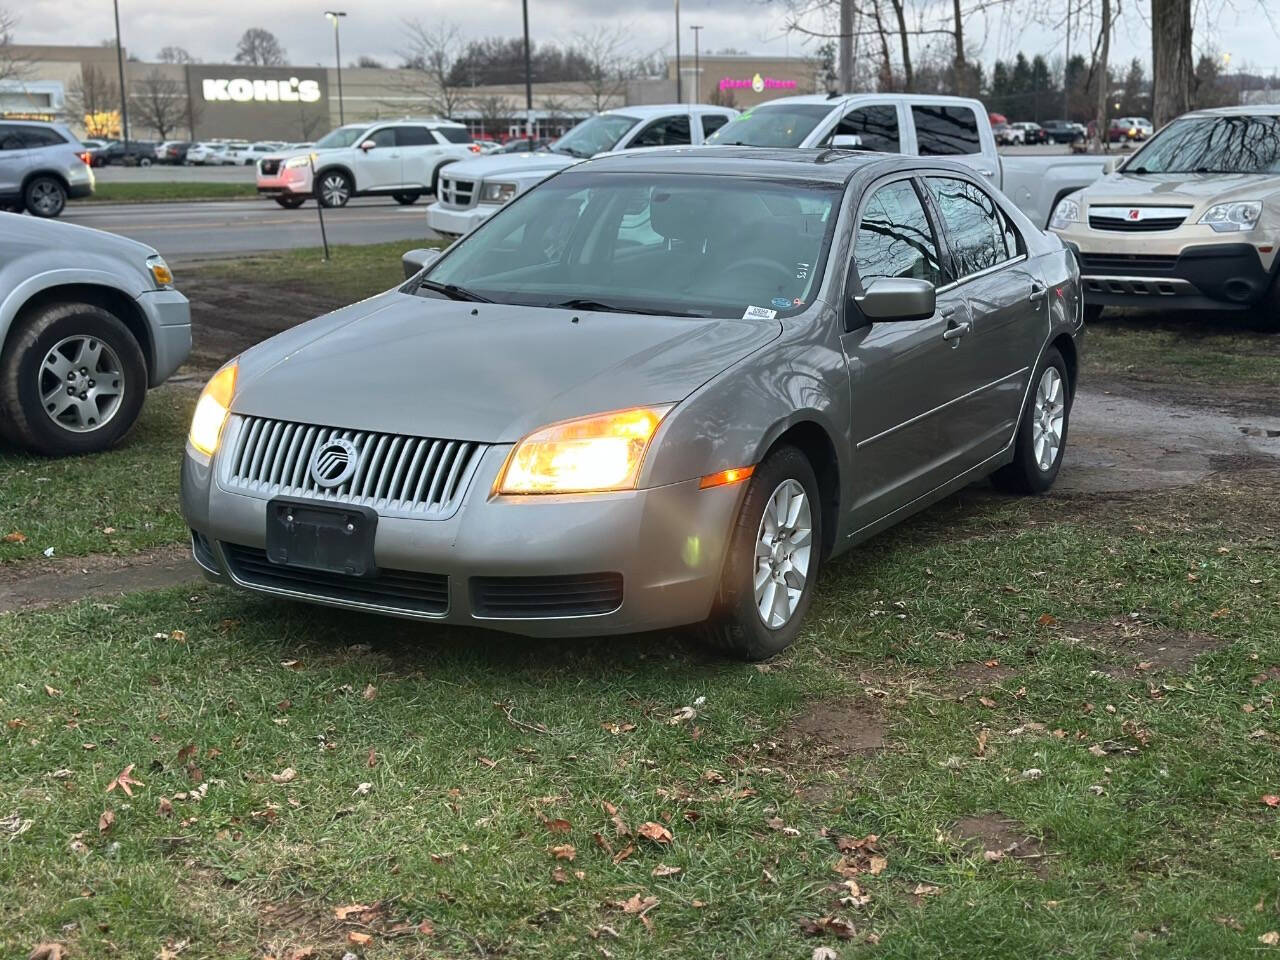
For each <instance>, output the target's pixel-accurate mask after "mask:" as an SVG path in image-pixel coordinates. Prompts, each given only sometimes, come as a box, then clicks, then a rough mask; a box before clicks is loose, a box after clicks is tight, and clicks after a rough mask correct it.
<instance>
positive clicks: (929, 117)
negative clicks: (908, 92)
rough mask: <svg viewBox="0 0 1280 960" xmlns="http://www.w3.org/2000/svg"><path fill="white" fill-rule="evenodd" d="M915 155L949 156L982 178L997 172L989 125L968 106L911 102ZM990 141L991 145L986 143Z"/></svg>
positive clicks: (992, 176)
mask: <svg viewBox="0 0 1280 960" xmlns="http://www.w3.org/2000/svg"><path fill="white" fill-rule="evenodd" d="M910 110H911V127H912V131H913V133H914V136H915V152H916V153H917V154H918V155H920V156H922V157H949V158H950V159H952V160H958V161H960V162H961V163H965V164H968V165H969V166H971V167H973V169H975V170H977V171H978V172H979V173H981V174H982V175H983V176H984V177H990V178H993V179H994V178H995V177H996V176H997V174H998V171H999V165H998V163H997V158H996V152H995V141H994V140H992V139H991V134H990V132H989V131H990V126H989V124H987V123H984V122H983V120H982V119H981V118H980V117H979V116H978V112H977V110H976V109H975V108H974V107H972V106H970V105H969V104H968V103H963V102H961V103H936V104H934V103H912V104H910ZM987 141H991V142H989V143H988V142H987Z"/></svg>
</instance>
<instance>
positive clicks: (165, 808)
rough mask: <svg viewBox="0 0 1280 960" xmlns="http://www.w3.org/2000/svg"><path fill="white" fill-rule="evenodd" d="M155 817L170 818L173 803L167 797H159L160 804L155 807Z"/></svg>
mask: <svg viewBox="0 0 1280 960" xmlns="http://www.w3.org/2000/svg"><path fill="white" fill-rule="evenodd" d="M156 816H159V817H172V816H173V801H171V800H170V799H169V798H168V797H161V798H160V803H159V804H158V805H157V806H156Z"/></svg>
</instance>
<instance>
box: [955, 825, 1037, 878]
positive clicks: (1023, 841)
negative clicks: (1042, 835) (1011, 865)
mask: <svg viewBox="0 0 1280 960" xmlns="http://www.w3.org/2000/svg"><path fill="white" fill-rule="evenodd" d="M951 832H952V833H954V834H955V835H956V837H957V838H958V839H959V840H960V843H961V845H962V846H964V847H966V848H967V849H969V850H970V851H972V852H974V853H978V854H981V855H983V856H984V857H985V858H986V859H988V860H1003V859H1009V860H1023V861H1026V863H1027V865H1028V866H1029V867H1030V868H1031V869H1032V870H1034V871H1035V872H1036V873H1043V872H1044V871H1045V869H1046V867H1047V864H1046V862H1045V856H1046V853H1045V848H1044V844H1043V843H1041V842H1040V840H1038V839H1036V838H1035V837H1033V836H1031V834H1030V833H1028V832H1027V828H1026V825H1025V824H1022V823H1019V822H1018V821H1017V820H1014V819H1013V818H1012V817H1006V816H1005V815H1004V814H1002V813H1000V812H999V811H995V812H991V813H979V814H975V815H973V816H969V817H962V818H961V819H959V820H957V821H956V822H955V823H954V824H953V825H952V827H951Z"/></svg>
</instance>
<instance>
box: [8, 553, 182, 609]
mask: <svg viewBox="0 0 1280 960" xmlns="http://www.w3.org/2000/svg"><path fill="white" fill-rule="evenodd" d="M199 579H200V571H199V570H198V569H197V568H196V565H195V563H194V562H193V561H192V559H191V550H190V548H189V547H187V546H186V545H185V544H184V545H180V546H172V547H162V548H161V549H159V550H153V551H150V552H148V553H141V554H134V555H132V556H127V557H121V556H112V555H99V556H89V557H69V558H67V559H64V560H49V561H31V562H25V563H21V564H18V563H14V564H7V565H5V566H4V567H0V613H8V612H9V611H11V610H32V609H38V608H40V607H49V606H57V605H58V604H63V603H74V602H76V601H77V600H83V599H84V598H86V597H108V596H120V595H123V594H126V593H132V592H133V591H135V590H160V589H163V588H165V587H175V586H178V585H179V584H183V583H191V582H195V581H197V580H199Z"/></svg>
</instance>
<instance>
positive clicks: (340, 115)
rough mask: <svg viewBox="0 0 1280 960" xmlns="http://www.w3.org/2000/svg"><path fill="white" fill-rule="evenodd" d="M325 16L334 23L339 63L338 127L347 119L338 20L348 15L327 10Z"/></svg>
mask: <svg viewBox="0 0 1280 960" xmlns="http://www.w3.org/2000/svg"><path fill="white" fill-rule="evenodd" d="M324 15H325V16H326V17H328V18H329V19H330V20H332V21H333V58H334V59H335V60H336V61H337V63H338V126H342V125H343V124H344V123H346V122H347V118H346V115H345V114H344V113H343V109H342V47H341V46H340V45H339V43H338V18H339V17H345V16H346V15H347V14H346V11H345V10H326V11H325V12H324ZM330 116H332V114H330ZM330 122H332V121H330Z"/></svg>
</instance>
